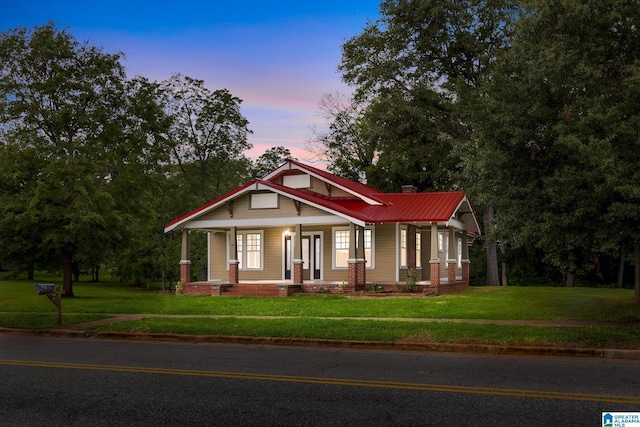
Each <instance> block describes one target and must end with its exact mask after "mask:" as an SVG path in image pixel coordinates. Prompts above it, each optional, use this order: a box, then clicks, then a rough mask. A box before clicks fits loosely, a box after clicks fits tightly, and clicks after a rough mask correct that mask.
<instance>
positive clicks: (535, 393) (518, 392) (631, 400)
mask: <svg viewBox="0 0 640 427" xmlns="http://www.w3.org/2000/svg"><path fill="white" fill-rule="evenodd" d="M0 365H9V366H29V367H38V368H57V369H81V370H91V371H113V372H127V373H144V374H157V375H183V376H194V377H210V378H231V379H243V380H253V381H278V382H290V383H310V384H323V385H341V386H348V387H372V388H387V389H400V390H416V391H430V392H438V393H465V394H482V395H489V396H509V397H525V398H529V399H558V400H579V401H589V402H603V403H620V404H629V405H640V396H616V395H606V394H588V393H571V392H557V391H545V390H522V389H507V388H494V387H469V386H456V385H442V384H422V383H407V382H395V381H375V380H357V379H347V378H321V377H304V376H295V375H294V376H289V375H269V374H253V373H242V372H219V371H200V370H186V369H169V368H147V367H138V366H111V365H92V364H80V363H60V362H39V361H31V360H0Z"/></svg>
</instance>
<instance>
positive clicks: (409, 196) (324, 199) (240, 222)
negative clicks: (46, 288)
mask: <svg viewBox="0 0 640 427" xmlns="http://www.w3.org/2000/svg"><path fill="white" fill-rule="evenodd" d="M403 190H404V192H403V193H382V192H379V191H377V190H375V189H373V188H371V187H368V186H366V185H363V184H360V183H357V182H353V181H350V180H347V179H344V178H341V177H338V176H336V175H333V174H331V173H328V172H326V171H323V170H320V169H317V168H314V167H312V166H309V165H306V164H304V163H301V162H298V161H295V160H287V161H286V163H284V164H283V165H282V166H281V167H279V168H278V169H276V170H275V171H273V172H271V173H270V174H268V175H267V176H265V177H263V178H262V179H258V180H255V181H252V182H249V183H247V184H245V185H243V186H241V187H239V188H237V189H236V190H234V191H232V192H230V193H228V194H226V195H224V196H222V197H220V198H218V199H216V200H214V201H212V202H210V203H208V204H207V205H204V206H202V207H200V208H198V209H196V210H195V211H193V212H191V213H189V214H187V215H185V216H183V217H181V218H178V219H176V220H175V221H173V222H171V223H169V224H167V226H166V227H165V232H170V231H175V232H181V233H182V251H181V260H180V266H181V277H180V278H181V282H182V289H183V292H184V293H191V294H211V295H224V294H242V293H245V294H262V295H280V296H287V295H290V294H292V293H296V292H300V291H303V290H304V291H305V292H330V291H331V292H337V291H340V292H350V291H356V290H366V289H369V288H370V287H371V286H372V285H374V284H375V285H380V286H381V287H385V286H386V287H388V288H389V289H395V290H397V284H402V283H404V282H406V280H407V277H408V276H409V275H410V276H411V277H415V279H416V280H417V281H418V287H419V289H420V290H421V291H423V292H428V293H430V294H441V293H447V292H455V291H459V290H463V289H466V287H468V285H469V256H468V244H469V236H470V235H477V234H478V233H479V232H480V228H479V226H478V222H477V218H476V216H475V213H474V212H473V209H472V206H471V203H470V202H469V200H468V198H467V197H466V195H465V194H464V193H462V192H430V193H418V192H416V191H415V189H413V188H412V187H406V188H404V189H403ZM192 232H204V233H207V235H208V239H207V241H208V278H207V279H208V280H207V281H206V282H194V281H192V280H191V262H190V253H189V252H190V251H189V236H190V233H192ZM260 291H262V292H260Z"/></svg>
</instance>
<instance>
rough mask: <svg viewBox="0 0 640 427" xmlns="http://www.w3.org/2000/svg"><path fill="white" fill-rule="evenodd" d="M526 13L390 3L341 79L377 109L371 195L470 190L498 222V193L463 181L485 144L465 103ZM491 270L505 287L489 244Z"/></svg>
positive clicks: (349, 48) (434, 2)
mask: <svg viewBox="0 0 640 427" xmlns="http://www.w3.org/2000/svg"><path fill="white" fill-rule="evenodd" d="M518 9H519V8H518V6H517V5H515V4H514V2H513V1H510V0H463V1H453V0H449V1H442V0H419V1H417V0H414V1H411V0H385V1H382V3H381V5H380V13H381V18H380V19H379V20H378V21H376V22H373V23H369V24H368V25H367V26H366V28H365V29H364V31H363V32H362V34H360V35H358V36H356V37H353V38H352V39H350V40H348V41H347V42H346V43H345V44H344V45H343V48H342V50H343V55H342V62H341V64H340V67H339V70H340V71H341V72H342V75H343V78H344V80H345V81H346V82H347V83H348V84H350V85H352V86H353V87H354V88H355V97H356V99H357V100H363V101H365V102H367V103H369V105H368V107H367V111H366V113H365V117H366V121H365V123H366V135H367V136H366V138H367V140H368V141H371V145H374V146H375V149H376V150H377V152H378V154H377V156H376V172H373V173H368V174H367V175H368V177H369V176H371V179H370V181H371V184H372V185H375V186H377V187H379V188H381V189H386V190H393V189H397V188H398V187H399V186H400V185H402V184H404V183H412V184H414V185H416V186H417V187H418V188H420V189H422V190H429V189H450V188H455V187H459V186H463V187H464V188H465V190H467V191H468V192H470V193H471V194H472V196H473V198H474V200H476V201H477V203H478V204H479V205H480V206H481V207H482V206H484V207H486V209H485V211H486V212H487V216H486V217H487V218H488V219H491V217H492V215H493V205H491V201H492V200H491V195H490V193H487V192H486V190H487V189H486V188H484V187H482V186H481V185H476V180H475V179H469V178H470V175H468V174H466V173H461V172H463V171H462V170H461V168H460V166H461V165H464V163H465V161H466V160H467V159H468V158H469V157H470V156H473V153H474V150H473V146H474V145H477V144H482V143H483V142H482V141H478V140H477V135H476V134H475V133H474V132H473V125H474V123H473V117H472V116H470V115H468V114H467V111H466V109H465V108H463V104H462V103H461V102H460V100H461V99H462V98H463V97H464V96H465V94H469V93H474V91H475V89H476V88H477V87H478V86H479V85H480V84H481V83H482V82H483V80H484V79H485V78H487V69H488V67H489V64H490V63H491V62H492V61H493V60H494V59H495V57H496V55H497V54H498V52H499V51H500V50H502V49H505V48H506V47H508V45H509V37H510V34H511V31H512V28H513V22H514V19H515V18H516V17H517V11H518ZM461 146H465V147H466V148H464V149H460V147H461ZM488 225H489V227H487V228H489V229H491V227H492V223H489V224H488ZM489 237H492V236H489ZM487 260H488V266H491V268H489V269H488V273H489V274H488V277H487V283H488V284H498V274H497V255H496V245H495V242H494V241H493V240H491V239H490V241H489V244H488V245H487Z"/></svg>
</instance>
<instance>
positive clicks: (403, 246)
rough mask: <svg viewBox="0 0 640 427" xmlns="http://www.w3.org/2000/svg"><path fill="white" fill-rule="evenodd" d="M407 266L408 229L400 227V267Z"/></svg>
mask: <svg viewBox="0 0 640 427" xmlns="http://www.w3.org/2000/svg"><path fill="white" fill-rule="evenodd" d="M406 266H407V229H406V228H405V227H402V228H401V229H400V267H406Z"/></svg>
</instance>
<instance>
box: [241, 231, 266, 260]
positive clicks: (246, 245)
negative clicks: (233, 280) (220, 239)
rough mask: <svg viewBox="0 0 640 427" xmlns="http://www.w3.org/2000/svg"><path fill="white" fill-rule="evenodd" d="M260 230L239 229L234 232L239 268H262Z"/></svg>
mask: <svg viewBox="0 0 640 427" xmlns="http://www.w3.org/2000/svg"><path fill="white" fill-rule="evenodd" d="M263 241H264V239H263V234H262V231H239V232H237V233H236V250H237V252H238V253H237V256H238V268H239V269H240V270H262V263H263V253H264V251H263Z"/></svg>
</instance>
